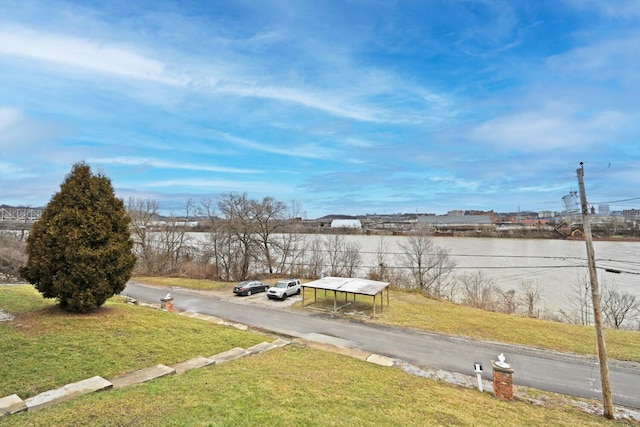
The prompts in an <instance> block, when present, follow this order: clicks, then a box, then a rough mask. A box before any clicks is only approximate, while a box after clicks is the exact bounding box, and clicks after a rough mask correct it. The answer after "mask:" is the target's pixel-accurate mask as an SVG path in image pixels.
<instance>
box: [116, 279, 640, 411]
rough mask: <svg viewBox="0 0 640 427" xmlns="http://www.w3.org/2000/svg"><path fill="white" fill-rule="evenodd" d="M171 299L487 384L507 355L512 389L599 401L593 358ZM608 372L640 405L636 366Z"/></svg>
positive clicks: (156, 298) (137, 292)
mask: <svg viewBox="0 0 640 427" xmlns="http://www.w3.org/2000/svg"><path fill="white" fill-rule="evenodd" d="M166 293H167V289H166V288H155V287H153V286H146V285H140V284H135V283H131V282H130V283H129V284H128V285H127V287H126V289H125V290H124V292H122V294H123V295H127V296H131V297H133V298H136V299H138V300H140V301H148V302H153V303H159V302H160V299H161V298H162V297H163V296H165V295H166ZM171 295H172V296H173V297H174V307H175V308H176V309H179V310H188V311H194V312H198V313H203V314H208V315H212V316H217V317H220V318H223V319H226V320H229V321H233V322H238V323H243V324H246V325H249V326H253V327H257V328H261V329H265V330H269V331H273V332H275V333H278V334H284V335H289V336H297V337H300V336H305V335H308V334H321V335H325V336H329V337H333V339H335V340H336V341H337V342H338V343H340V344H342V345H344V346H347V347H351V348H359V349H362V350H365V351H370V352H373V353H377V354H381V355H385V356H389V357H392V358H397V359H401V360H404V361H406V362H409V363H412V364H415V365H417V366H421V367H425V368H432V369H442V370H446V371H451V372H458V373H463V374H467V375H474V374H473V364H474V363H475V362H480V363H482V365H483V367H484V373H483V378H484V379H487V380H491V378H492V372H491V362H490V361H491V360H496V359H497V355H498V354H500V353H504V355H505V356H506V359H507V362H508V363H510V364H511V366H512V368H513V369H514V374H513V382H514V384H517V385H524V386H529V387H534V388H537V389H540V390H547V391H552V392H556V393H562V394H567V395H571V396H578V397H588V398H594V399H598V400H601V399H602V394H601V389H600V370H599V367H598V364H597V358H596V357H595V356H594V357H580V356H572V355H566V354H561V353H556V352H551V351H542V350H535V349H530V348H526V347H518V346H511V345H504V344H499V343H489V342H481V341H473V340H468V339H463V338H457V337H450V336H446V335H440V334H434V333H427V332H421V331H415V330H410V329H404V328H395V327H387V326H380V325H371V324H364V323H362V322H357V321H348V320H344V319H336V318H332V317H331V316H329V315H326V314H318V313H316V312H310V311H306V310H293V309H289V308H288V307H287V304H286V302H285V303H284V304H283V303H282V302H280V301H267V298H266V296H265V295H264V294H257V295H253V296H251V297H235V296H228V297H226V296H220V295H219V294H213V293H207V292H197V291H191V290H185V289H179V288H178V289H176V288H172V289H171ZM297 298H299V297H297ZM594 345H595V344H594ZM609 371H610V372H609V375H610V382H611V389H612V398H613V401H614V403H615V404H618V405H623V406H628V407H631V408H640V364H637V363H624V362H617V361H610V363H609Z"/></svg>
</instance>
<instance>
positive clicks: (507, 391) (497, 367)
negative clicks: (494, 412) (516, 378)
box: [491, 360, 513, 401]
mask: <svg viewBox="0 0 640 427" xmlns="http://www.w3.org/2000/svg"><path fill="white" fill-rule="evenodd" d="M491 366H492V367H493V395H494V396H495V397H496V398H497V399H501V400H507V401H510V400H513V369H511V366H510V365H509V364H508V363H504V362H503V361H499V362H496V361H494V360H492V361H491Z"/></svg>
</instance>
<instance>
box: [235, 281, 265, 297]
mask: <svg viewBox="0 0 640 427" xmlns="http://www.w3.org/2000/svg"><path fill="white" fill-rule="evenodd" d="M267 290H269V285H267V284H266V283H262V282H261V281H259V280H247V281H245V282H241V283H238V284H237V285H236V286H235V287H234V288H233V293H234V294H236V295H251V294H257V293H258V292H267Z"/></svg>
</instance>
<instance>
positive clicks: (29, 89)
mask: <svg viewBox="0 0 640 427" xmlns="http://www.w3.org/2000/svg"><path fill="white" fill-rule="evenodd" d="M639 46H640V1H635V0H634V1H632V0H619V1H616V2H605V1H600V0H554V1H545V0H541V1H528V0H527V1H497V0H476V1H472V0H458V1H456V0H441V1H436V0H433V1H432V0H416V1H391V0H370V1H367V0H335V1H333V0H326V1H303V0H260V1H255V0H238V1H207V2H203V1H162V0H154V1H134V2H132V1H125V0H115V1H108V0H106V1H90V0H82V1H77V2H76V1H64V0H56V1H50V0H42V1H33V0H17V1H14V0H4V1H2V2H0V204H2V203H5V204H14V205H15V204H24V205H30V206H42V205H44V204H46V203H47V202H48V201H49V199H50V197H51V196H52V194H53V193H55V192H56V191H58V189H59V185H60V183H61V182H62V181H63V180H64V176H65V175H66V174H67V173H68V172H69V171H70V170H71V166H72V165H73V164H74V163H76V162H80V161H85V162H87V163H88V164H90V165H91V166H92V168H93V169H94V171H98V170H99V171H102V172H104V173H105V174H106V175H107V176H108V177H110V178H111V181H112V183H113V185H114V187H115V189H116V194H117V195H118V196H119V197H122V198H124V199H128V198H129V197H141V198H152V199H155V200H157V201H158V202H159V203H160V207H161V208H162V209H163V210H165V211H167V212H168V211H172V212H174V213H179V212H180V211H181V210H182V209H183V208H184V205H185V203H186V201H187V200H188V199H192V200H194V201H195V202H196V203H197V202H199V201H200V200H203V199H213V200H215V199H216V198H217V197H219V196H220V194H223V193H242V192H246V193H247V194H248V196H249V197H251V198H255V199H262V198H263V197H267V196H270V197H274V198H276V199H277V200H279V201H282V202H284V203H287V204H289V203H290V202H293V201H295V202H296V203H297V204H298V205H299V206H300V207H301V208H302V210H303V214H304V216H306V217H308V218H317V217H320V216H323V215H326V214H332V213H342V214H365V213H396V212H432V213H437V214H442V213H446V212H447V211H449V210H453V209H476V210H489V209H493V210H496V211H502V212H504V211H517V210H518V209H520V210H533V211H540V210H556V211H561V210H562V209H563V206H562V201H561V198H562V196H563V195H565V194H567V193H568V192H569V191H570V190H576V189H577V180H576V169H577V168H578V167H579V163H580V162H584V164H585V183H586V187H587V196H588V197H589V201H590V202H592V203H600V202H615V203H612V204H611V207H612V209H630V208H634V207H635V208H639V207H640V201H638V200H630V201H624V202H620V201H621V200H627V199H634V198H637V197H639V196H640V167H639V160H640V144H638V137H639V135H640V128H639V124H640V108H639V107H640V48H638V47H639Z"/></svg>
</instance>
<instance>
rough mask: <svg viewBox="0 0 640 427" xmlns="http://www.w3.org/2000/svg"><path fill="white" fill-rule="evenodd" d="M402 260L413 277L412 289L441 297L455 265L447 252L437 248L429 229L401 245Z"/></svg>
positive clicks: (423, 230)
mask: <svg viewBox="0 0 640 427" xmlns="http://www.w3.org/2000/svg"><path fill="white" fill-rule="evenodd" d="M399 246H400V249H401V250H402V253H401V254H400V260H401V263H402V266H403V267H405V268H406V269H407V270H408V271H409V272H410V276H411V287H417V288H420V289H422V291H424V292H426V293H427V294H429V295H432V296H436V297H440V295H441V294H442V293H443V287H445V286H446V283H447V282H446V281H447V278H448V277H449V275H450V274H451V273H452V271H453V268H454V266H455V264H454V263H453V262H452V261H451V259H450V258H449V253H448V252H447V250H445V249H443V248H440V247H438V246H436V245H435V244H434V243H433V240H432V239H431V237H430V235H429V230H428V229H427V228H422V229H420V230H418V232H417V233H416V234H413V235H411V236H409V237H408V238H407V240H406V241H405V242H402V243H400V245H399Z"/></svg>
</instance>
